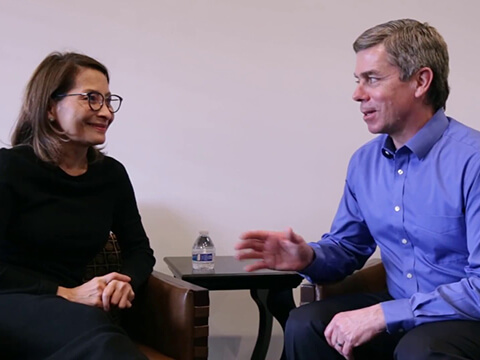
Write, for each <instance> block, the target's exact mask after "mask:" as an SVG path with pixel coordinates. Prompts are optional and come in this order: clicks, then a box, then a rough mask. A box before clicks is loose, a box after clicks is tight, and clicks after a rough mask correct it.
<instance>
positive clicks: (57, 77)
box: [0, 53, 155, 360]
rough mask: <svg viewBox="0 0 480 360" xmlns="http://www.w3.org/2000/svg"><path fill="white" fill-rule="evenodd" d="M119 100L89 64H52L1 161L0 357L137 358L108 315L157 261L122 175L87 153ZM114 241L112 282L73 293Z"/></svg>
mask: <svg viewBox="0 0 480 360" xmlns="http://www.w3.org/2000/svg"><path fill="white" fill-rule="evenodd" d="M121 103H122V98H121V97H120V96H118V95H112V94H111V93H110V90H109V74H108V71H107V69H106V68H105V66H104V65H102V64H101V63H99V62H98V61H96V60H94V59H92V58H90V57H88V56H85V55H81V54H76V53H64V54H61V53H53V54H51V55H49V56H48V57H47V58H45V60H44V61H43V62H42V63H41V64H40V65H39V66H38V68H37V69H36V71H35V72H34V74H33V76H32V78H31V80H30V82H29V84H28V86H27V89H26V93H25V99H24V102H23V106H22V108H21V111H20V116H19V119H18V122H17V124H16V127H15V130H14V133H13V136H12V145H13V147H12V148H11V149H1V150H0V354H1V355H0V357H1V358H2V359H5V358H7V359H62V360H65V359H89V360H90V359H102V360H104V359H145V357H144V356H143V355H142V354H140V353H139V351H138V350H137V349H136V347H135V345H134V344H133V343H132V342H131V341H130V340H129V338H128V337H127V336H126V335H125V333H124V332H123V330H122V329H121V328H120V327H118V326H116V325H114V324H112V323H111V322H110V320H109V316H108V312H109V311H110V309H112V308H119V309H126V308H129V307H131V306H132V301H133V300H134V298H135V292H136V290H137V289H138V287H139V286H141V285H142V284H143V283H144V282H145V281H146V279H147V278H148V276H149V274H150V273H151V271H152V269H153V265H154V263H155V259H154V257H153V251H152V250H151V248H150V246H149V242H148V238H147V236H146V234H145V231H144V228H143V226H142V223H141V220H140V216H139V213H138V209H137V205H136V201H135V196H134V192H133V188H132V185H131V183H130V180H129V178H128V175H127V173H126V171H125V168H124V167H123V166H122V165H121V164H120V163H119V162H118V161H116V160H114V159H113V158H110V157H108V156H105V155H103V154H102V153H101V151H100V150H99V149H98V148H97V146H98V145H101V144H103V143H104V142H105V134H106V132H107V130H108V128H109V126H110V125H111V124H112V122H113V120H114V113H116V112H117V111H118V110H119V108H120V105H121ZM109 231H113V232H114V233H115V234H116V236H117V239H118V241H119V243H120V246H121V248H122V274H119V273H109V274H107V275H105V276H102V277H96V278H94V279H92V280H90V281H88V282H87V283H85V284H82V276H83V275H84V272H85V267H86V265H87V263H88V262H89V261H90V260H91V259H92V258H93V257H94V256H95V254H97V253H98V252H99V251H100V250H101V249H102V248H103V246H104V245H105V242H106V240H107V238H108V234H109Z"/></svg>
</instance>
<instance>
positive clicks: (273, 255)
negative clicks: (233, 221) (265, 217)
mask: <svg viewBox="0 0 480 360" xmlns="http://www.w3.org/2000/svg"><path fill="white" fill-rule="evenodd" d="M240 238H241V239H242V241H241V242H239V243H237V245H235V249H236V250H238V252H237V259H239V260H244V259H260V261H257V262H255V263H254V264H251V265H248V266H246V267H245V270H247V271H254V270H258V269H275V270H293V271H298V270H302V269H304V268H306V267H307V266H308V265H309V264H310V263H311V262H312V260H313V256H314V253H313V249H312V248H311V247H310V246H309V245H308V244H307V243H306V242H305V240H303V238H302V237H301V236H300V235H297V234H295V233H294V232H293V231H292V229H290V228H288V229H287V231H284V232H279V231H249V232H247V233H245V234H243V235H242V236H241V237H240ZM244 250H247V251H244Z"/></svg>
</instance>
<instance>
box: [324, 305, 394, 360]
mask: <svg viewBox="0 0 480 360" xmlns="http://www.w3.org/2000/svg"><path fill="white" fill-rule="evenodd" d="M385 329H386V323H385V316H384V314H383V310H382V307H381V306H380V304H376V305H373V306H370V307H367V308H364V309H359V310H353V311H346V312H341V313H338V314H337V315H335V316H334V318H333V319H332V321H330V324H328V326H327V328H326V329H325V333H324V335H325V339H326V340H327V342H328V344H329V345H330V346H331V347H333V348H334V349H335V350H337V351H338V352H339V353H340V354H341V355H343V357H345V359H348V360H353V348H355V347H357V346H360V345H362V344H364V343H366V342H368V341H370V340H371V339H373V338H374V337H375V336H376V335H377V334H379V333H381V332H382V331H384V330H385Z"/></svg>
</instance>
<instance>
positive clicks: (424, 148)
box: [382, 109, 448, 159]
mask: <svg viewBox="0 0 480 360" xmlns="http://www.w3.org/2000/svg"><path fill="white" fill-rule="evenodd" d="M447 127H448V119H447V117H446V115H445V112H444V111H443V109H439V110H438V111H437V112H436V113H435V115H433V117H432V118H431V119H430V120H429V121H428V122H427V123H426V124H425V125H424V126H423V127H422V128H421V129H420V130H419V131H418V132H417V133H416V134H415V135H414V136H413V137H412V138H411V139H410V140H408V141H407V143H406V144H405V145H404V146H406V147H408V148H409V149H410V150H411V151H412V152H413V153H414V154H415V155H416V156H417V158H419V159H421V158H423V157H424V156H425V155H427V153H428V152H429V151H430V149H431V148H432V147H433V145H434V144H435V143H436V142H437V141H438V139H440V138H441V137H442V135H443V132H444V131H445V129H446V128H447ZM382 154H383V156H385V157H386V158H388V159H391V158H393V156H394V154H395V145H394V144H393V140H392V138H391V137H390V136H386V138H385V143H384V146H383V148H382Z"/></svg>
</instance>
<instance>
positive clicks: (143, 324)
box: [84, 234, 210, 360]
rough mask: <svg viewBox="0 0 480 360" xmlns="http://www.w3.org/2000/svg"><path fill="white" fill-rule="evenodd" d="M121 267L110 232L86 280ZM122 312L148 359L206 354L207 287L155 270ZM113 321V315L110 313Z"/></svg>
mask: <svg viewBox="0 0 480 360" xmlns="http://www.w3.org/2000/svg"><path fill="white" fill-rule="evenodd" d="M120 268H121V251H120V247H119V245H118V242H117V240H116V238H115V235H113V234H110V237H109V239H108V241H107V244H106V246H105V248H104V249H103V250H102V251H101V252H100V253H99V254H98V255H97V256H96V257H95V258H94V259H93V260H92V262H91V263H90V264H89V265H88V266H87V269H86V274H85V278H84V279H85V281H87V280H89V279H91V278H93V277H95V276H102V275H105V274H107V273H109V272H112V271H119V270H120ZM133 305H134V306H133V307H132V308H131V309H129V310H125V311H122V316H121V319H120V318H118V321H121V323H122V326H123V327H124V328H125V330H126V331H127V333H128V334H129V335H130V336H131V337H132V339H133V340H134V341H135V342H136V343H137V345H138V346H139V348H140V349H141V351H142V352H143V353H144V354H145V355H146V356H147V357H148V358H149V359H150V360H160V359H163V360H165V359H176V360H191V359H196V360H201V359H207V357H208V316H209V309H210V307H209V306H210V302H209V296H208V290H207V289H205V288H202V287H200V286H196V285H193V284H190V283H188V282H186V281H183V280H180V279H176V278H174V277H172V276H170V275H167V274H163V273H160V272H156V271H154V272H153V273H152V274H151V275H150V278H149V279H148V281H147V284H146V286H145V287H144V288H143V289H142V290H141V291H139V293H137V294H136V296H135V300H134V303H133ZM113 318H114V320H117V319H116V315H115V314H113Z"/></svg>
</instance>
